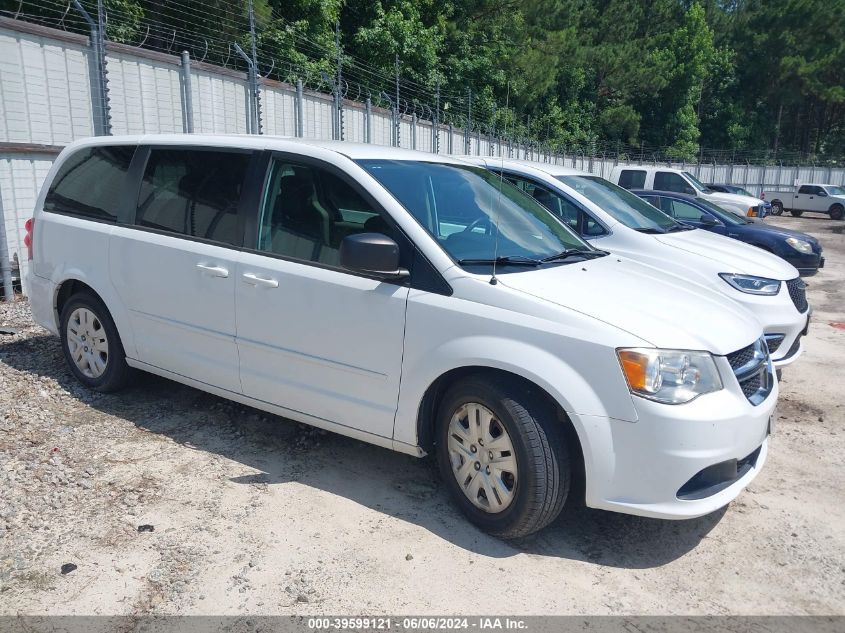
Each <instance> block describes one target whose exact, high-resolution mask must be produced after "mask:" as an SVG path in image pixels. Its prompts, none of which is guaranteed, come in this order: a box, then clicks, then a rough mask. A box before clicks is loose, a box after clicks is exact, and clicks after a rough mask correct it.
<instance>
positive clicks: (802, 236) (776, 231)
mask: <svg viewBox="0 0 845 633" xmlns="http://www.w3.org/2000/svg"><path fill="white" fill-rule="evenodd" d="M748 219H749V220H751V221H752V222H754V224H755V225H756V226H758V227H760V226H764V227H766V229H765V230H766V231H767V232H768V233H771V234H772V235H780V236H781V237H783V239H786V238H787V237H797V238H798V239H799V240H804V241H805V242H809V243H810V244H812V245H814V246H815V245H817V244H818V243H819V240H818V239H817V238H815V237H813V236H812V235H809V234H807V233H802V232H801V231H795V230H793V229H786V228H783V227H782V226H774V225H773V224H768V223H767V222H765V221H764V220H758V219H757V218H748Z"/></svg>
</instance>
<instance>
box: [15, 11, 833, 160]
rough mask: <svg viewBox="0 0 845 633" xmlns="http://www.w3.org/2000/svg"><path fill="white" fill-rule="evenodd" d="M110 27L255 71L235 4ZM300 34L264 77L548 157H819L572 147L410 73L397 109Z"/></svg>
mask: <svg viewBox="0 0 845 633" xmlns="http://www.w3.org/2000/svg"><path fill="white" fill-rule="evenodd" d="M82 4H83V5H84V6H86V8H87V9H88V10H89V12H90V13H91V14H92V15H96V4H95V3H94V2H93V0H84V1H83V2H82ZM0 14H2V15H4V16H7V17H12V18H14V19H18V20H24V21H28V22H35V23H40V24H44V25H45V26H49V27H52V28H58V29H62V30H65V31H70V32H75V33H80V34H86V35H87V34H88V32H89V26H88V24H87V22H86V21H85V20H84V19H83V17H82V16H81V15H79V13H78V12H77V11H76V9H75V8H74V7H73V4H72V1H71V0H18V1H17V6H16V7H15V9H14V10H12V9H6V10H2V11H0ZM105 23H106V34H107V35H109V34H112V35H116V37H117V41H119V42H120V43H124V44H127V45H130V46H137V47H141V48H145V49H150V50H157V51H160V52H165V53H170V54H175V55H178V54H179V53H181V52H182V51H183V50H187V51H188V52H189V53H190V54H191V55H192V56H193V57H194V58H195V59H196V61H201V62H206V63H211V64H215V65H219V66H222V67H224V68H229V69H237V70H240V71H244V72H245V71H247V69H248V68H247V64H246V62H245V61H244V60H243V59H242V58H241V57H239V56H238V55H237V54H235V53H234V50H233V46H234V45H235V44H239V45H241V46H244V47H245V48H246V44H247V43H248V42H249V39H250V32H249V17H248V15H247V12H246V7H245V6H244V5H243V4H242V3H237V2H236V1H229V0H218V2H216V3H214V4H209V5H205V6H204V7H202V8H199V7H197V6H196V5H188V4H186V3H185V2H183V1H182V0H168V1H167V3H166V4H163V5H162V7H161V11H160V12H159V13H157V14H155V15H147V12H145V11H144V10H143V9H142V10H141V11H140V12H138V13H134V12H132V11H130V10H129V9H128V8H125V7H121V6H111V7H109V9H108V11H107V14H106V16H105ZM268 25H269V28H268ZM299 26H301V25H297V24H295V23H292V22H291V21H290V20H288V19H287V18H285V17H284V16H282V15H280V14H279V12H278V11H276V10H275V9H273V8H271V11H270V14H269V19H268V20H267V21H266V23H265V24H262V25H259V26H258V28H257V29H256V34H255V35H256V43H257V47H258V51H257V55H256V63H257V72H258V74H259V75H260V76H261V77H264V78H269V79H276V80H278V81H283V82H285V83H288V84H295V83H296V82H297V80H299V81H302V83H303V86H304V87H305V88H308V89H311V90H314V91H318V92H332V90H333V89H337V90H340V96H341V97H342V98H344V99H349V100H353V101H361V100H366V99H370V101H371V102H372V104H373V105H374V106H376V107H382V108H385V109H391V108H396V109H397V110H398V112H399V114H400V116H404V117H413V116H414V115H416V117H417V118H418V119H421V120H422V119H424V120H433V119H434V118H435V115H436V117H437V119H438V120H439V121H440V122H441V123H442V124H444V125H449V124H451V125H453V126H456V127H459V128H462V129H463V130H464V131H465V134H466V135H467V136H470V135H473V134H475V135H479V134H484V135H489V136H492V137H501V136H502V131H503V130H504V129H507V130H508V137H509V139H508V141H507V142H509V143H511V144H513V143H518V144H522V145H524V146H526V147H528V148H536V149H537V150H538V151H539V150H540V149H541V148H542V149H543V151H546V152H549V153H557V154H563V153H566V154H570V155H583V156H586V155H590V156H593V157H603V158H608V159H613V160H618V161H626V160H627V161H634V160H636V161H639V162H655V163H666V162H674V163H680V164H706V163H717V164H727V163H731V164H742V163H747V164H751V163H754V164H770V165H772V164H779V163H788V164H811V163H812V157H811V156H809V155H807V154H803V153H801V152H797V151H780V152H778V153H777V154H775V153H773V152H771V151H769V150H765V149H760V150H757V149H719V148H705V147H701V148H699V151H698V155H697V156H696V157H695V159H694V160H686V161H684V160H683V159H681V158H678V156H679V152H678V151H677V149H676V148H673V147H665V146H664V147H655V146H649V145H646V144H643V143H641V144H627V143H622V142H619V141H608V140H600V139H595V140H590V141H577V142H576V141H573V142H569V143H567V142H564V141H562V140H561V139H552V138H549V133H548V130H546V133H545V134H544V133H543V131H542V130H538V129H536V128H537V127H538V123H537V118H536V117H535V118H534V119H533V121H532V118H531V116H530V115H528V114H526V113H521V112H517V111H516V110H515V109H514V108H507V109H505V108H503V107H498V106H497V105H496V104H495V103H493V107H492V111H491V108H490V107H489V106H490V103H489V101H486V102H485V101H481V102H480V101H479V99H478V97H475V98H473V96H471V93H470V92H469V87H468V86H467V87H464V88H462V89H457V90H456V89H455V87H454V86H448V85H443V86H439V90H438V87H437V86H432V85H429V84H426V83H423V82H421V81H417V80H415V79H412V78H410V77H408V76H406V75H403V73H402V72H401V70H402V68H401V64H400V73H399V77H398V83H399V95H400V96H399V102H398V103H397V102H396V96H395V92H396V83H397V76H396V72H395V70H394V71H393V72H391V70H389V69H387V68H383V67H379V66H377V65H373V64H371V63H368V62H367V61H365V60H362V59H359V58H357V57H355V56H353V55H351V54H349V53H348V52H347V51H345V50H343V49H341V51H338V49H337V47H336V45H335V43H334V41H331V42H326V43H323V42H319V41H316V40H315V39H313V38H311V37H308V35H306V34H304V33H301V32H300V30H299ZM274 37H281V38H286V39H287V40H288V41H289V42H290V46H289V47H288V48H287V50H285V49H282V48H279V47H278V46H274V45H273V43H272V40H273V38H274ZM110 41H114V40H110ZM339 52H340V55H338V53H339ZM338 61H339V65H340V67H339V70H340V74H341V76H342V83H341V85H340V86H334V83H335V82H334V79H332V77H335V76H336V73H337V71H338ZM400 61H401V60H400ZM436 73H437V70H436V69H433V70H432V76H433V77H436V76H437V75H436ZM327 79H328V80H327ZM333 86H334V88H333ZM438 102H439V107H438V106H437V103H438ZM470 110H472V114H470ZM497 121H499V125H497ZM505 122H506V124H505ZM532 122H533V125H532ZM822 164H830V161H828V162H827V163H822V162H819V165H822Z"/></svg>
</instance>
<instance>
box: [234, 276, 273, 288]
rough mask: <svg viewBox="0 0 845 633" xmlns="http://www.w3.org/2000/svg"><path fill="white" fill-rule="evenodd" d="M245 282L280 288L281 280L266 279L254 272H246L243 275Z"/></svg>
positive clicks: (251, 284)
mask: <svg viewBox="0 0 845 633" xmlns="http://www.w3.org/2000/svg"><path fill="white" fill-rule="evenodd" d="M242 277H243V280H244V283H246V284H249V285H250V286H264V287H265V288H278V287H279V282H278V281H276V280H275V279H265V278H264V277H259V276H258V275H254V274H252V273H244V274H243V275H242Z"/></svg>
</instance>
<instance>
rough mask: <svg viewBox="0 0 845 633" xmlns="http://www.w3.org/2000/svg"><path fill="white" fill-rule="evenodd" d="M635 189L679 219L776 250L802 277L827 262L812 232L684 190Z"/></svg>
mask: <svg viewBox="0 0 845 633" xmlns="http://www.w3.org/2000/svg"><path fill="white" fill-rule="evenodd" d="M632 192H633V193H635V194H637V195H638V196H640V197H641V198H642V199H643V200H646V201H648V202H650V203H651V204H652V205H654V206H655V207H657V208H658V209H660V210H661V211H663V212H664V213H666V214H668V215H670V216H672V217H673V218H675V219H676V220H678V221H679V222H683V223H684V224H689V225H691V226H694V227H696V228H699V229H705V230H707V231H712V232H713V233H719V234H720V235H727V236H728V237H733V238H735V239H738V240H740V241H742V242H745V243H746V244H751V245H753V246H757V247H759V248H762V249H763V250H766V251H769V252H771V253H774V254H775V255H778V256H779V257H782V258H783V259H785V260H786V261H788V262H789V263H790V264H792V265H793V266H795V268H797V269H798V272H799V273H800V274H801V276H802V277H809V276H810V275H815V274H816V273H817V272H818V270H819V268H821V267H823V266H824V257H822V247H821V244H819V241H818V240H817V239H816V238H814V237H813V236H812V235H807V234H806V233H801V232H800V231H792V230H790V229H782V228H780V227H777V226H771V225H768V224H765V223H764V222H762V221H761V220H756V219H752V218H747V217H743V216H741V215H737V214H735V213H731V212H730V211H727V210H725V209H723V208H722V207H719V206H716V205H715V204H713V203H712V202H710V201H709V200H704V199H702V198H695V197H693V196H688V195H686V194H683V193H674V192H672V191H653V190H644V189H634V190H632Z"/></svg>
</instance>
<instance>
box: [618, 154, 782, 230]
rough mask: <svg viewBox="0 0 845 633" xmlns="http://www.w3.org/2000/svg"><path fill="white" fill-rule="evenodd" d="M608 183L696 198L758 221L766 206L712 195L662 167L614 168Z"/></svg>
mask: <svg viewBox="0 0 845 633" xmlns="http://www.w3.org/2000/svg"><path fill="white" fill-rule="evenodd" d="M610 180H611V182H613V183H614V184H616V185H619V186H620V187H624V188H625V189H654V190H656V191H674V192H676V193H685V194H688V195H690V196H696V197H699V198H704V199H705V200H709V201H710V202H712V203H714V204H718V205H719V206H720V207H723V208H725V209H727V210H729V211H733V212H734V213H738V214H739V215H744V216H754V217H760V218H762V217H763V216H764V215H765V211H764V209H765V208H766V206H767V205H766V203H765V202H764V201H763V200H760V199H759V198H755V197H753V196H743V195H740V194H737V193H726V192H724V191H714V190H713V189H710V188H709V187H708V186H707V185H705V184H704V183H703V182H701V181H700V180H699V179H698V178H696V177H695V176H693V175H692V174H691V173H689V172H688V171H686V170H684V169H676V168H674V167H664V166H662V165H616V167H614V168H613V170H612V171H611V172H610Z"/></svg>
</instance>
